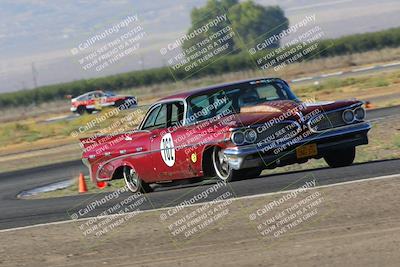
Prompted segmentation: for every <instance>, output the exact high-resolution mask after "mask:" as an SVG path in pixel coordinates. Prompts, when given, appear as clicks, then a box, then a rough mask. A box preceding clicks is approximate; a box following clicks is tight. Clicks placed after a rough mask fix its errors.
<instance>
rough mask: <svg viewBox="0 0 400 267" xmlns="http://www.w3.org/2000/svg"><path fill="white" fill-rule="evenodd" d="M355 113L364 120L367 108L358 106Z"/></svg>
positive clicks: (358, 118)
mask: <svg viewBox="0 0 400 267" xmlns="http://www.w3.org/2000/svg"><path fill="white" fill-rule="evenodd" d="M354 115H355V116H356V119H357V120H359V121H362V120H363V119H364V118H365V109H364V108H362V107H359V108H356V109H355V110H354Z"/></svg>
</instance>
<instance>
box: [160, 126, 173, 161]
mask: <svg viewBox="0 0 400 267" xmlns="http://www.w3.org/2000/svg"><path fill="white" fill-rule="evenodd" d="M160 150H161V157H162V159H163V161H164V162H165V164H167V166H169V167H172V166H174V164H175V148H174V141H173V140H172V135H171V134H170V133H167V134H165V135H164V136H163V137H162V138H161V143H160Z"/></svg>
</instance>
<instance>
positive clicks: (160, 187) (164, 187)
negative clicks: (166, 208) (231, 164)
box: [153, 158, 400, 192]
mask: <svg viewBox="0 0 400 267" xmlns="http://www.w3.org/2000/svg"><path fill="white" fill-rule="evenodd" d="M395 161H400V158H396V159H385V160H372V161H367V162H360V163H353V164H352V165H350V166H347V167H339V168H331V167H328V166H327V167H319V168H309V169H303V170H294V171H288V172H278V173H271V174H264V175H260V176H256V177H249V178H244V179H239V180H237V181H234V182H232V183H236V182H242V181H245V180H255V179H266V178H276V177H279V176H283V175H285V176H287V175H295V174H299V175H301V174H304V173H308V172H311V171H313V172H314V171H324V170H332V171H334V170H341V169H346V168H347V169H348V168H352V167H362V166H366V165H369V164H379V163H383V162H395ZM218 181H219V180H218V178H217V177H211V178H205V179H204V180H202V181H200V182H192V181H191V179H185V180H182V181H179V182H176V183H171V184H156V185H154V186H153V188H154V190H155V191H154V192H165V191H170V190H176V189H183V188H195V187H199V186H207V185H212V184H216V183H217V182H218Z"/></svg>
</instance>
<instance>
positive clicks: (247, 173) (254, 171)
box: [240, 168, 263, 178]
mask: <svg viewBox="0 0 400 267" xmlns="http://www.w3.org/2000/svg"><path fill="white" fill-rule="evenodd" d="M262 171H263V169H261V168H249V169H243V170H240V172H241V174H242V175H241V176H242V177H243V178H256V177H258V176H260V174H261V172H262Z"/></svg>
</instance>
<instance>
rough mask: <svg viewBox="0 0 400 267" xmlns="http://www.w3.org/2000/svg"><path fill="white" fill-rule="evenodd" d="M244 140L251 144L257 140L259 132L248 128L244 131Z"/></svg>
mask: <svg viewBox="0 0 400 267" xmlns="http://www.w3.org/2000/svg"><path fill="white" fill-rule="evenodd" d="M244 140H245V141H246V142H247V143H250V144H252V143H254V142H255V141H256V140H257V132H256V131H255V130H253V129H247V130H246V131H245V132H244Z"/></svg>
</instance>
